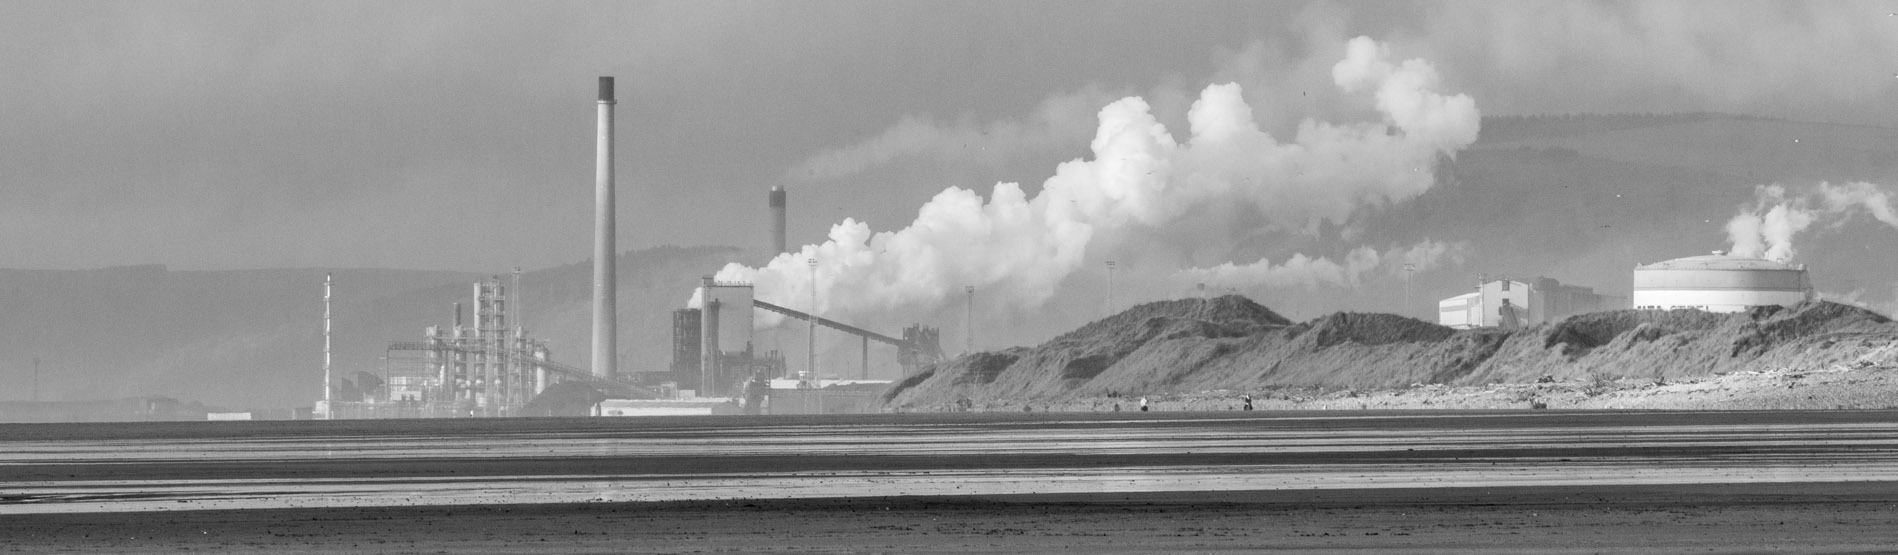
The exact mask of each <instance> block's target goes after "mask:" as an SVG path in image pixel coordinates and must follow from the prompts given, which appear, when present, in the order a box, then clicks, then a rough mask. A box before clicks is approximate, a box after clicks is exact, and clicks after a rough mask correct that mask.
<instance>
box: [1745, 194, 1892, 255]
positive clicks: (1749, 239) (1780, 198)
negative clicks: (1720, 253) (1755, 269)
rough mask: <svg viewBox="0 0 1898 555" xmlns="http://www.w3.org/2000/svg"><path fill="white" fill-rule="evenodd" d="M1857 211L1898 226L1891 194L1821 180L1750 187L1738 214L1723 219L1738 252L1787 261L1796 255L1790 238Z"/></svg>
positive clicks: (1834, 224) (1839, 221) (1835, 222)
mask: <svg viewBox="0 0 1898 555" xmlns="http://www.w3.org/2000/svg"><path fill="white" fill-rule="evenodd" d="M1860 210H1863V211H1865V212H1866V213H1868V214H1871V216H1872V217H1873V218H1875V219H1877V220H1878V221H1880V222H1884V223H1885V224H1886V225H1890V226H1892V227H1898V212H1895V211H1894V210H1893V208H1892V204H1891V196H1890V194H1888V193H1886V192H1885V191H1884V189H1883V188H1881V187H1879V186H1878V185H1875V184H1872V183H1866V182H1863V181H1855V182H1851V183H1846V184H1843V185H1833V184H1830V183H1823V182H1822V183H1819V184H1818V185H1814V186H1812V187H1810V188H1807V189H1806V190H1804V191H1801V192H1797V193H1792V192H1788V191H1787V189H1786V187H1785V186H1782V185H1777V184H1774V185H1761V186H1758V187H1755V188H1754V202H1753V204H1752V205H1751V206H1747V205H1742V206H1740V212H1739V213H1738V214H1735V215H1734V216H1733V219H1731V220H1727V240H1728V241H1730V242H1731V243H1732V244H1733V254H1734V255H1737V256H1749V257H1755V258H1765V259H1767V260H1780V261H1785V260H1791V259H1792V258H1793V257H1794V256H1796V255H1797V254H1798V251H1797V250H1795V249H1794V248H1793V239H1794V238H1795V237H1796V236H1798V235H1799V234H1800V233H1801V232H1804V231H1806V229H1807V228H1808V227H1811V226H1812V224H1814V223H1818V222H1819V221H1820V220H1822V219H1824V220H1828V221H1829V227H1832V228H1837V227H1838V226H1841V225H1844V224H1845V222H1846V221H1847V220H1848V219H1850V217H1851V216H1852V215H1853V214H1855V213H1857V212H1859V211H1860Z"/></svg>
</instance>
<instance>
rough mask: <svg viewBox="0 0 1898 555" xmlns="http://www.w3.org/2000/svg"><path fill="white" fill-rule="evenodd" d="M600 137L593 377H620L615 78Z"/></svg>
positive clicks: (605, 93) (604, 81)
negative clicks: (614, 147)
mask: <svg viewBox="0 0 1898 555" xmlns="http://www.w3.org/2000/svg"><path fill="white" fill-rule="evenodd" d="M598 105H599V125H598V133H599V135H598V137H597V138H596V139H595V140H594V149H593V152H594V156H593V375H595V376H598V377H601V378H606V379H609V380H610V379H613V378H615V377H618V376H619V368H618V366H617V364H616V362H617V361H616V360H615V359H616V358H617V356H618V353H619V348H618V343H617V339H618V338H619V318H618V314H616V313H615V312H614V309H615V307H616V306H617V305H618V291H617V281H616V279H617V278H616V277H615V276H614V265H615V264H616V263H617V262H618V261H619V256H618V254H617V253H618V252H619V251H618V249H616V248H614V246H613V206H614V205H613V78H612V77H601V78H600V101H599V103H598Z"/></svg>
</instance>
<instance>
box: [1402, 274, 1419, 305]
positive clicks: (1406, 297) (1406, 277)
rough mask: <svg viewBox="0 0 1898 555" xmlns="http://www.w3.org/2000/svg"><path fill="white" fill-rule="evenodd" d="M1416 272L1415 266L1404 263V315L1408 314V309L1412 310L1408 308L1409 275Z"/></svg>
mask: <svg viewBox="0 0 1898 555" xmlns="http://www.w3.org/2000/svg"><path fill="white" fill-rule="evenodd" d="M1416 271H1417V265H1416V264H1414V263H1410V262H1405V263H1404V313H1405V314H1409V313H1410V309H1411V308H1412V307H1411V306H1410V274H1412V273H1415V272H1416Z"/></svg>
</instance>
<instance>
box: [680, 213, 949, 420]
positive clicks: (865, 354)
mask: <svg viewBox="0 0 1898 555" xmlns="http://www.w3.org/2000/svg"><path fill="white" fill-rule="evenodd" d="M780 206H781V204H780ZM753 293H754V290H753V287H752V285H751V284H748V283H729V282H720V281H716V280H714V279H712V278H711V277H705V278H703V279H702V280H701V282H700V286H699V295H698V298H699V299H700V308H683V309H679V310H675V311H673V313H672V374H673V377H674V378H675V379H676V380H677V381H678V383H679V384H689V383H696V384H698V388H699V389H698V390H697V391H695V393H696V394H697V395H699V396H702V397H724V396H731V397H736V396H747V397H750V396H752V395H766V396H770V395H778V396H796V395H793V394H792V393H789V390H788V389H787V391H786V392H784V393H770V392H757V391H754V390H753V389H748V388H756V389H768V390H769V391H773V392H775V391H777V390H778V389H779V388H776V387H772V386H771V385H770V384H772V383H774V380H782V379H794V380H796V381H795V382H792V383H802V384H803V388H804V389H811V388H820V389H821V387H820V386H825V385H830V384H831V383H834V382H836V381H838V380H837V378H839V377H841V376H838V375H836V374H834V373H825V372H817V373H816V374H823V375H812V374H813V373H811V372H809V371H806V372H804V373H802V375H793V373H792V372H791V371H790V370H789V368H788V367H787V365H786V364H785V360H784V356H783V354H782V353H779V352H778V351H767V352H759V351H758V350H757V348H756V347H755V345H754V344H753V335H752V333H753V330H754V329H755V327H756V323H755V316H756V311H760V310H763V311H769V312H775V313H778V314H782V315H785V316H789V317H791V318H795V319H798V320H804V321H806V322H811V323H812V324H813V330H814V329H815V327H816V326H823V327H826V328H830V329H833V330H837V331H842V332H844V333H846V334H850V335H854V336H856V337H857V338H858V340H859V341H860V346H861V349H860V354H861V365H860V366H859V367H858V368H857V370H858V371H857V380H855V381H856V382H869V381H873V380H870V343H871V342H872V341H875V342H878V343H883V344H887V345H892V346H895V347H896V349H897V361H898V364H899V365H901V367H902V370H901V372H902V374H903V375H905V376H908V375H913V374H915V373H916V372H919V371H920V368H921V367H922V366H923V365H927V364H930V363H933V362H937V361H940V360H942V358H943V355H942V346H941V332H940V331H939V330H937V329H936V328H932V327H927V326H922V325H913V326H909V327H907V328H904V329H903V336H902V337H901V338H898V337H891V336H889V335H884V334H881V333H877V332H874V331H870V330H866V329H863V328H860V327H856V326H852V325H849V324H845V323H842V322H838V321H835V320H831V319H828V318H823V317H820V316H815V315H812V314H809V313H806V312H803V311H799V310H794V309H790V308H786V307H783V306H779V305H776V304H772V303H769V302H765V301H761V300H758V299H757V298H755V297H754V295H753ZM694 377H696V378H697V379H696V380H694V379H693V378H694ZM776 383H783V382H781V381H780V382H776ZM750 384H763V385H759V386H752V385H750ZM681 395H684V392H683V391H682V392H681ZM751 402H752V400H749V399H748V401H747V404H750V403H751ZM779 404H780V405H782V404H783V403H779ZM832 404H834V403H831V402H824V403H820V404H814V405H811V406H812V407H819V406H821V407H830V406H831V405H832ZM817 410H822V409H817ZM777 413H779V414H782V413H783V411H777Z"/></svg>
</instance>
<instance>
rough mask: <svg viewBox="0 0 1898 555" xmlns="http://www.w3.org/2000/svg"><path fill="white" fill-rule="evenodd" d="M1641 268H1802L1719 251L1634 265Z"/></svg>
mask: <svg viewBox="0 0 1898 555" xmlns="http://www.w3.org/2000/svg"><path fill="white" fill-rule="evenodd" d="M1634 269H1635V270H1636V271H1641V270H1803V269H1804V268H1800V267H1798V266H1794V265H1791V264H1787V263H1784V262H1774V261H1771V260H1764V259H1759V258H1752V257H1746V256H1734V255H1730V254H1727V253H1724V252H1720V251H1714V253H1713V254H1706V255H1701V256H1689V257H1685V258H1676V259H1673V260H1665V261H1661V262H1655V263H1653V264H1648V265H1645V266H1636V267H1635V268H1634Z"/></svg>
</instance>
